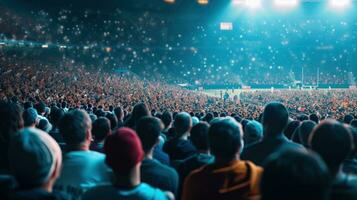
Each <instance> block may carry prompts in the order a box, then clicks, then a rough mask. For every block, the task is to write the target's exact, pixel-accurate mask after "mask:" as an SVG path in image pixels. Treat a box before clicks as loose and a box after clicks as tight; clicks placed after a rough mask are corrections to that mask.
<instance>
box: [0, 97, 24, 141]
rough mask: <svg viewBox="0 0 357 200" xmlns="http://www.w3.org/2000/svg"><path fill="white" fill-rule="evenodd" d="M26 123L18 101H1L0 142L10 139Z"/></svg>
mask: <svg viewBox="0 0 357 200" xmlns="http://www.w3.org/2000/svg"><path fill="white" fill-rule="evenodd" d="M23 125H24V122H23V119H22V109H21V107H20V106H19V105H18V104H16V103H7V102H5V101H0V142H1V143H2V142H6V143H7V141H8V140H9V138H10V136H11V135H12V134H15V133H16V132H17V131H18V130H19V129H21V128H22V127H23Z"/></svg>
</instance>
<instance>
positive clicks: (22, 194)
mask: <svg viewBox="0 0 357 200" xmlns="http://www.w3.org/2000/svg"><path fill="white" fill-rule="evenodd" d="M9 157H10V158H11V159H10V169H11V172H12V174H13V176H14V177H15V179H16V182H17V184H18V185H17V187H16V188H15V189H14V190H13V191H11V192H10V194H9V199H13V200H17V199H18V200H26V199H29V200H30V199H31V200H32V199H54V200H56V199H58V200H59V199H67V198H68V197H67V196H65V195H63V194H61V193H57V192H53V191H52V188H53V185H54V184H55V181H56V179H57V178H58V177H59V175H60V172H61V166H62V152H61V149H60V147H59V146H58V144H57V142H56V141H55V140H54V139H52V137H50V136H49V135H48V134H47V133H45V132H43V131H41V130H39V129H36V128H25V129H22V130H21V131H20V132H18V133H17V134H16V135H15V136H14V137H13V138H12V139H11V142H10V147H9Z"/></svg>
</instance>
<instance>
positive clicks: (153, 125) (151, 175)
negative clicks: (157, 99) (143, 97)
mask: <svg viewBox="0 0 357 200" xmlns="http://www.w3.org/2000/svg"><path fill="white" fill-rule="evenodd" d="M163 128H164V126H163V124H162V122H161V121H160V119H158V118H155V117H143V118H141V119H140V120H139V122H138V124H137V126H136V130H137V134H138V136H139V138H140V140H141V144H142V147H143V150H144V153H145V157H144V160H143V161H142V163H141V180H142V181H143V182H144V183H147V184H149V185H151V186H154V187H157V188H160V189H161V190H164V191H170V192H172V193H173V194H174V195H175V196H176V195H177V188H178V181H179V180H178V175H177V172H176V171H175V170H174V169H173V168H171V167H168V166H165V165H163V164H161V163H160V162H158V161H157V160H156V159H155V155H154V149H155V146H156V145H157V144H158V143H159V137H160V134H161V131H162V129H163Z"/></svg>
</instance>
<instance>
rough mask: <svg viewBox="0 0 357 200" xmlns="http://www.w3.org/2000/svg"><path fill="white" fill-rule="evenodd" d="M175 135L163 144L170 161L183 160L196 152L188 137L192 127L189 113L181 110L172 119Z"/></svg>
mask: <svg viewBox="0 0 357 200" xmlns="http://www.w3.org/2000/svg"><path fill="white" fill-rule="evenodd" d="M173 125H174V129H175V132H176V137H175V138H173V139H171V140H169V141H167V142H166V143H165V144H164V147H163V150H164V152H166V153H167V154H168V155H169V156H170V161H171V162H172V161H175V160H183V159H186V158H188V157H190V156H192V155H194V154H195V153H196V148H195V147H194V146H193V145H192V143H191V141H190V140H189V139H188V138H189V136H190V130H191V128H192V119H191V116H190V114H188V113H186V112H181V113H179V114H177V115H176V117H175V120H174V124H173Z"/></svg>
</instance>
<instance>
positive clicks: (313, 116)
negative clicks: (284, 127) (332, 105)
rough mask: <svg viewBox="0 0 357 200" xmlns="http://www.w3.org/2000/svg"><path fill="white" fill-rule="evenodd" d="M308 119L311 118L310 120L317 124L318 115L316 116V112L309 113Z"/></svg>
mask: <svg viewBox="0 0 357 200" xmlns="http://www.w3.org/2000/svg"><path fill="white" fill-rule="evenodd" d="M309 119H310V120H311V121H313V122H315V123H316V124H318V123H319V120H320V119H319V116H317V114H311V115H310V116H309Z"/></svg>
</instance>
